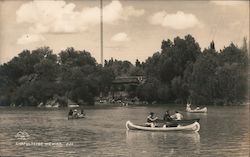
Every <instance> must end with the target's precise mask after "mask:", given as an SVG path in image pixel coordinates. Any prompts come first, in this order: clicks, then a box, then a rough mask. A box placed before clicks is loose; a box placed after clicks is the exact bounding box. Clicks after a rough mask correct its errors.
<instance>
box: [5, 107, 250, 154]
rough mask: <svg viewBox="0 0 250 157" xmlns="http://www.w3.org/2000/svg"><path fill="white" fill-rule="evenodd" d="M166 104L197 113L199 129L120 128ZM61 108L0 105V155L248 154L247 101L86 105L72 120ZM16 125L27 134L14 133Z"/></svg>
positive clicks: (159, 110) (187, 115) (191, 115)
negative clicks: (194, 105) (195, 106)
mask: <svg viewBox="0 0 250 157" xmlns="http://www.w3.org/2000/svg"><path fill="white" fill-rule="evenodd" d="M166 109H170V110H171V111H172V112H174V110H176V109H178V110H179V111H180V112H181V113H182V114H183V115H184V117H185V118H200V119H201V120H200V125H201V130H200V131H199V133H192V132H143V131H126V128H125V123H126V121H127V120H131V121H132V122H133V123H136V124H143V123H144V122H145V117H146V116H147V114H148V113H149V112H150V111H153V112H155V113H156V114H157V115H158V116H159V117H161V116H162V115H163V113H164V111H165V110H166ZM67 112H68V109H66V108H65V109H52V110H49V109H37V108H0V156H69V157H74V156H84V157H85V156H86V157H96V156H115V157H116V156H125V157H127V156H129V157H133V156H135V157H141V156H143V157H157V156H159V157H172V156H173V157H177V156H181V157H195V156H197V157H200V156H211V157H223V156H226V157H228V156H232V157H241V156H242V157H248V156H249V147H250V144H249V106H238V107H236V106H229V107H221V106H220V107H218V106H213V107H212V106H211V107H210V106H209V107H208V113H207V114H202V113H196V114H195V113H186V112H185V107H184V106H177V107H167V106H155V107H143V106H140V107H91V108H86V109H85V112H86V113H87V118H85V119H77V120H67ZM19 131H21V132H26V133H27V134H28V135H29V137H28V136H26V137H24V138H21V139H20V138H18V137H15V135H16V134H17V133H18V132H19Z"/></svg>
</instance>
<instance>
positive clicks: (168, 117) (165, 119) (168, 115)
mask: <svg viewBox="0 0 250 157" xmlns="http://www.w3.org/2000/svg"><path fill="white" fill-rule="evenodd" d="M163 120H164V121H168V122H169V121H171V120H172V118H171V117H170V114H169V111H168V110H167V111H166V112H165V114H164V116H163Z"/></svg>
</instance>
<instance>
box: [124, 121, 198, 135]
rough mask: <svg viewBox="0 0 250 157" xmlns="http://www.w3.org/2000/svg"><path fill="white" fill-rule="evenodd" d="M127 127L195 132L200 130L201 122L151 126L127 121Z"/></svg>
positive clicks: (128, 128) (130, 128) (145, 129)
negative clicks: (171, 125) (173, 125)
mask: <svg viewBox="0 0 250 157" xmlns="http://www.w3.org/2000/svg"><path fill="white" fill-rule="evenodd" d="M126 128H127V130H142V131H162V132H168V131H195V132H198V131H199V130H200V124H199V123H198V122H194V123H192V124H189V125H185V126H181V125H178V126H176V127H166V126H165V125H163V126H162V127H150V126H145V125H136V124H133V123H132V122H130V121H127V122H126Z"/></svg>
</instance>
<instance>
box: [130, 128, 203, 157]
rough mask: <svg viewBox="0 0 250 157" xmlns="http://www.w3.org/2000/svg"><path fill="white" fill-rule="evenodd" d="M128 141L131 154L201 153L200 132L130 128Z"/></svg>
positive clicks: (167, 154)
mask: <svg viewBox="0 0 250 157" xmlns="http://www.w3.org/2000/svg"><path fill="white" fill-rule="evenodd" d="M126 143H127V146H128V148H129V150H130V155H131V156H176V155H183V154H184V153H185V154H187V155H188V154H190V155H191V154H192V155H194V154H197V155H198V154H199V153H200V135H199V133H198V132H192V133H188V132H144V131H133V130H128V131H127V132H126ZM162 150H164V151H162ZM163 152H164V153H163Z"/></svg>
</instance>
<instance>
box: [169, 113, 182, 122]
mask: <svg viewBox="0 0 250 157" xmlns="http://www.w3.org/2000/svg"><path fill="white" fill-rule="evenodd" d="M171 118H173V119H174V120H182V118H183V115H182V114H180V113H179V112H178V111H175V114H174V115H172V116H171Z"/></svg>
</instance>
